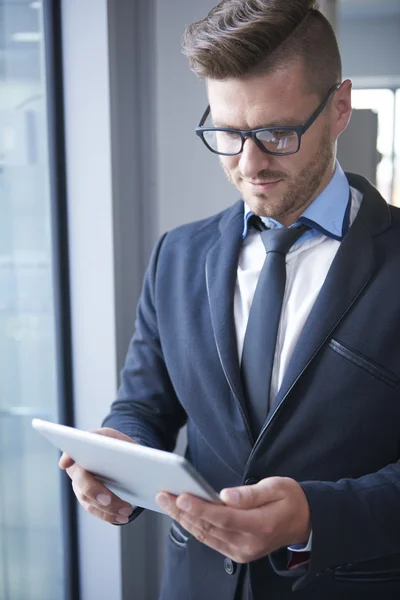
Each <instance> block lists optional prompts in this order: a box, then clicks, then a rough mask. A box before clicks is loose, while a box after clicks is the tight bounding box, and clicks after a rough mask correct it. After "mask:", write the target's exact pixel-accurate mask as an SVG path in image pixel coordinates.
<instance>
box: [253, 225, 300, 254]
mask: <svg viewBox="0 0 400 600" xmlns="http://www.w3.org/2000/svg"><path fill="white" fill-rule="evenodd" d="M307 229H309V228H308V227H307V225H300V227H293V228H292V229H266V230H265V231H262V232H261V239H262V241H263V244H264V247H265V251H266V252H267V253H268V252H279V253H280V254H287V252H289V250H290V248H291V247H292V246H293V244H294V243H295V242H296V241H297V240H298V239H299V237H300V236H301V235H303V233H304V232H305V231H306V230H307Z"/></svg>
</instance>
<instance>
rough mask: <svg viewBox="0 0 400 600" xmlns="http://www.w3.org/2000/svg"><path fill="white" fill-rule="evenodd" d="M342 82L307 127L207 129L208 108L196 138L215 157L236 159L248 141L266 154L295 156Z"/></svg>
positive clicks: (199, 125)
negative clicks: (249, 139)
mask: <svg viewBox="0 0 400 600" xmlns="http://www.w3.org/2000/svg"><path fill="white" fill-rule="evenodd" d="M340 85H341V84H340V83H338V84H336V85H334V86H333V87H331V88H330V89H329V92H328V94H327V95H326V97H325V98H324V100H323V101H322V102H321V104H320V105H319V106H318V108H317V109H316V110H315V111H314V112H313V114H312V115H311V117H310V118H309V119H308V120H307V121H306V123H305V124H304V125H294V126H286V125H285V126H283V127H262V128H260V129H230V128H228V127H204V123H205V122H206V120H207V117H208V115H209V114H210V106H207V108H206V110H205V112H204V114H203V116H202V117H201V119H200V122H199V124H198V126H197V127H196V130H195V131H196V135H198V136H199V137H200V139H201V140H203V142H204V143H205V145H206V146H207V148H208V149H209V150H211V152H214V153H215V154H222V155H223V156H236V155H237V154H240V153H241V152H242V151H243V146H244V143H245V141H246V139H247V138H249V137H250V138H251V139H252V140H253V141H254V143H255V144H256V145H257V146H258V148H260V150H262V151H263V152H266V154H272V155H274V156H288V155H289V154H296V152H298V151H299V150H300V144H301V138H302V136H303V135H304V134H305V132H306V131H307V130H308V129H309V128H310V127H311V125H312V124H313V123H314V121H316V119H317V118H318V117H319V115H320V114H321V113H322V111H323V110H324V108H325V106H326V105H327V104H328V102H329V100H330V99H331V98H332V96H333V94H334V92H335V91H336V90H338V89H339V88H340Z"/></svg>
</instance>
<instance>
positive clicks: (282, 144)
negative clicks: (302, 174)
mask: <svg viewBox="0 0 400 600" xmlns="http://www.w3.org/2000/svg"><path fill="white" fill-rule="evenodd" d="M203 135H204V140H205V142H206V143H207V144H208V146H209V147H210V148H211V149H212V150H213V151H214V152H217V153H220V154H232V155H233V154H238V153H239V152H240V151H241V149H242V136H241V135H240V134H239V133H236V132H232V131H220V130H218V129H214V130H211V131H204V132H203ZM256 138H257V140H258V141H260V142H261V143H262V145H263V146H264V148H265V149H266V150H268V151H269V152H274V153H277V154H286V153H291V152H297V150H298V146H299V136H298V133H297V131H293V130H286V129H274V130H264V131H259V132H257V133H256Z"/></svg>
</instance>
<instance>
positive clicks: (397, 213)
mask: <svg viewBox="0 0 400 600" xmlns="http://www.w3.org/2000/svg"><path fill="white" fill-rule="evenodd" d="M388 206H389V211H390V216H391V222H392V223H391V225H392V227H400V208H399V207H398V206H393V205H392V204H389V205H388Z"/></svg>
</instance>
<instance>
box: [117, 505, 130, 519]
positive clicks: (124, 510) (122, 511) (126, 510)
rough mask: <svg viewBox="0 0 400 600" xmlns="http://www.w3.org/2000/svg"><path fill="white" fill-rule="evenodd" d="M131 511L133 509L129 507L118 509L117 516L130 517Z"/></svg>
mask: <svg viewBox="0 0 400 600" xmlns="http://www.w3.org/2000/svg"><path fill="white" fill-rule="evenodd" d="M132 511H133V507H132V506H131V507H129V506H124V508H120V509H119V511H118V514H119V515H122V516H123V517H130V516H131V514H132Z"/></svg>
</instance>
